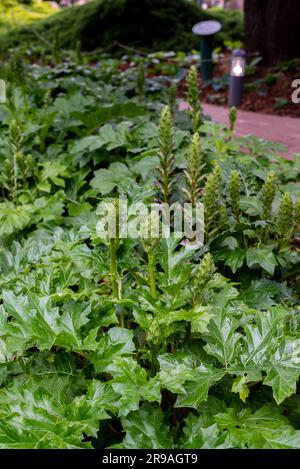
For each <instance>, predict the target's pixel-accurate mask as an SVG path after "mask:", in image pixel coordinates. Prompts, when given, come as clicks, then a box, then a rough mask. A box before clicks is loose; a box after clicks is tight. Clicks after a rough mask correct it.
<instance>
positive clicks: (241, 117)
mask: <svg viewBox="0 0 300 469" xmlns="http://www.w3.org/2000/svg"><path fill="white" fill-rule="evenodd" d="M187 106H188V104H187V103H186V102H184V101H181V102H180V104H179V109H180V110H184V109H186V107H187ZM202 106H203V110H204V114H207V115H209V116H211V118H212V120H213V121H215V122H219V123H220V124H226V125H227V124H228V108H226V107H221V106H215V105H213V104H206V103H204V104H202ZM235 134H236V135H237V136H238V137H240V136H243V135H247V134H253V135H256V136H257V137H259V138H264V139H266V140H272V141H274V142H278V143H281V144H282V145H284V146H285V147H286V148H287V150H288V151H287V153H285V156H287V157H291V156H292V155H293V154H294V153H299V155H300V119H298V118H294V117H285V116H284V117H282V116H272V115H269V114H260V113H257V112H249V111H241V110H239V111H238V113H237V122H236V127H235Z"/></svg>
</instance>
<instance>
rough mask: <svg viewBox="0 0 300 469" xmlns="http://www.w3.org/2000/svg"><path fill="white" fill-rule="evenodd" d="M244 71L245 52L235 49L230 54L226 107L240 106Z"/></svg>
mask: <svg viewBox="0 0 300 469" xmlns="http://www.w3.org/2000/svg"><path fill="white" fill-rule="evenodd" d="M245 69H246V52H245V51H244V50H243V49H235V50H234V51H233V52H232V59H231V69H230V81H229V95H228V106H229V107H232V106H236V107H237V106H240V105H241V103H242V99H243V90H244V79H245Z"/></svg>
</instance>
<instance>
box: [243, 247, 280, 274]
mask: <svg viewBox="0 0 300 469" xmlns="http://www.w3.org/2000/svg"><path fill="white" fill-rule="evenodd" d="M246 258H247V265H248V267H257V266H260V267H261V268H262V269H264V270H265V271H266V272H268V274H270V275H274V271H275V267H276V265H277V261H276V258H275V256H274V254H273V246H261V247H259V248H258V247H256V248H250V249H248V251H247V255H246Z"/></svg>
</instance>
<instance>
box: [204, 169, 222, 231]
mask: <svg viewBox="0 0 300 469" xmlns="http://www.w3.org/2000/svg"><path fill="white" fill-rule="evenodd" d="M220 193H221V169H220V167H219V166H216V167H215V169H214V171H213V172H212V173H211V174H210V175H209V176H208V178H207V181H206V184H205V188H204V197H203V202H204V215H205V226H206V232H207V235H209V234H210V233H211V232H212V231H213V230H215V229H216V228H217V227H218V222H219V197H220Z"/></svg>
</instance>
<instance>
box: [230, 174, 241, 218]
mask: <svg viewBox="0 0 300 469" xmlns="http://www.w3.org/2000/svg"><path fill="white" fill-rule="evenodd" d="M240 191H241V179H240V175H239V173H238V171H232V172H231V175H230V179H229V183H228V192H229V195H230V203H231V208H232V212H233V214H234V216H235V218H236V219H237V221H239V219H240Z"/></svg>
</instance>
